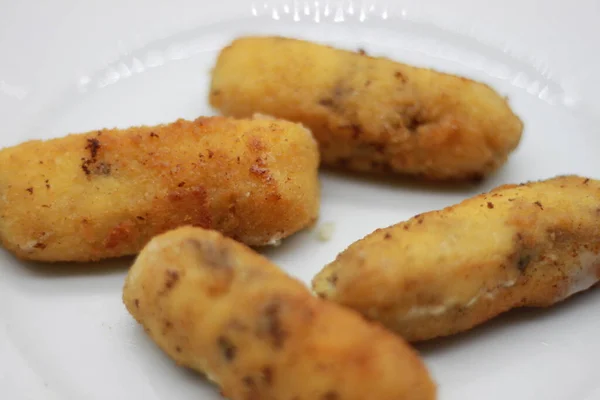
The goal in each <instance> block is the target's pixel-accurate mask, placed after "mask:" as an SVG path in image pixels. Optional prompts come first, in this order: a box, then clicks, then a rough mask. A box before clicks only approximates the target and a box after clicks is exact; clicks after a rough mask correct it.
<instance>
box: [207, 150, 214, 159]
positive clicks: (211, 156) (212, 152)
mask: <svg viewBox="0 0 600 400" xmlns="http://www.w3.org/2000/svg"><path fill="white" fill-rule="evenodd" d="M214 155H215V152H214V151H212V150H208V158H213V157H214Z"/></svg>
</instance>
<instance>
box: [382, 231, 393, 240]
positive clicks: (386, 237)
mask: <svg viewBox="0 0 600 400" xmlns="http://www.w3.org/2000/svg"><path fill="white" fill-rule="evenodd" d="M383 238H384V239H391V238H392V234H391V233H389V232H386V233H385V235H384V236H383Z"/></svg>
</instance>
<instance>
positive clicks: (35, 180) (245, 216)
mask: <svg viewBox="0 0 600 400" xmlns="http://www.w3.org/2000/svg"><path fill="white" fill-rule="evenodd" d="M318 164H319V154H318V149H317V144H316V142H315V141H314V138H313V137H312V135H311V133H310V132H309V131H308V130H306V129H305V128H303V127H302V126H300V125H299V124H294V123H291V122H287V121H277V120H275V121H273V120H262V119H259V120H234V119H230V118H224V117H213V118H199V119H197V120H195V121H186V120H178V121H176V122H174V123H171V124H167V125H159V126H152V127H150V126H141V127H132V128H129V129H123V130H121V129H110V130H109V129H103V130H99V131H94V132H88V133H84V134H73V135H69V136H67V137H64V138H59V139H53V140H48V141H40V140H34V141H30V142H26V143H23V144H21V145H18V146H15V147H11V148H6V149H3V150H1V151H0V239H1V241H2V244H3V245H4V246H5V247H6V248H7V249H8V250H10V251H12V252H14V253H15V254H16V255H17V256H18V257H20V258H23V259H30V260H39V261H90V260H98V259H102V258H108V257H118V256H124V255H130V254H135V253H137V252H139V251H140V250H141V249H142V247H143V246H144V245H145V244H146V243H147V242H148V241H149V240H150V238H152V237H153V236H155V235H157V234H159V233H162V232H165V231H167V230H170V229H173V228H176V227H178V226H182V225H195V226H201V227H204V228H212V229H216V230H219V231H221V232H223V233H224V234H226V235H228V236H231V237H233V238H235V239H237V240H240V241H242V242H244V243H247V244H249V245H257V246H258V245H266V244H269V243H274V242H276V241H278V240H280V239H282V238H284V237H286V236H288V235H291V234H292V233H294V232H296V231H298V230H300V229H302V228H304V227H307V226H308V225H311V224H312V223H313V221H315V219H316V218H317V214H318V210H319V182H318V176H317V172H318V171H317V170H318Z"/></svg>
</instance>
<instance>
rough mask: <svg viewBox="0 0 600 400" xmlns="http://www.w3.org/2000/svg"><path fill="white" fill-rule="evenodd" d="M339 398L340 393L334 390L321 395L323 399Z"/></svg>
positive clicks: (335, 399)
mask: <svg viewBox="0 0 600 400" xmlns="http://www.w3.org/2000/svg"><path fill="white" fill-rule="evenodd" d="M339 398H340V395H339V394H338V393H337V392H336V391H334V390H330V391H329V392H327V393H325V394H324V395H323V396H322V397H321V399H322V400H339Z"/></svg>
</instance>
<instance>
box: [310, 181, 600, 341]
mask: <svg viewBox="0 0 600 400" xmlns="http://www.w3.org/2000/svg"><path fill="white" fill-rule="evenodd" d="M599 276H600V182H599V181H595V180H591V179H587V178H582V177H577V176H566V177H558V178H555V179H550V180H546V181H541V182H534V183H528V184H525V185H519V186H516V185H507V186H502V187H499V188H497V189H495V190H493V191H492V192H490V193H486V194H482V195H480V196H476V197H474V198H471V199H468V200H466V201H464V202H462V203H460V204H458V205H455V206H452V207H449V208H446V209H443V210H440V211H433V212H428V213H425V214H421V215H418V216H416V217H414V218H412V219H410V220H408V221H406V222H402V223H399V224H397V225H394V226H391V227H389V228H386V229H379V230H377V231H375V232H373V233H372V234H370V235H368V236H367V237H365V238H364V239H362V240H359V241H357V242H355V243H354V244H352V245H351V246H350V247H348V249H346V250H345V251H344V252H342V253H341V254H340V255H339V256H338V257H337V259H336V260H335V261H334V262H332V263H331V264H329V265H327V266H326V267H325V269H324V270H323V271H321V272H320V273H319V274H318V275H317V276H316V277H315V279H314V280H313V287H314V290H315V291H316V292H317V293H318V294H319V295H320V296H321V297H323V298H326V299H328V300H332V301H335V302H337V303H339V304H342V305H344V306H347V307H350V308H352V309H355V310H357V311H359V312H361V313H362V314H364V315H366V316H368V317H369V318H372V319H376V320H378V321H380V322H382V323H383V324H384V325H385V326H387V327H388V328H390V329H393V330H394V331H396V332H398V333H399V334H401V335H402V336H403V337H405V338H406V339H408V340H409V341H418V340H425V339H430V338H434V337H438V336H445V335H450V334H453V333H456V332H460V331H464V330H467V329H470V328H471V327H473V326H475V325H478V324H480V323H482V322H484V321H486V320H488V319H490V318H493V317H494V316H496V315H498V314H500V313H502V312H504V311H507V310H509V309H511V308H515V307H521V306H533V307H545V306H550V305H552V304H554V303H556V302H558V301H561V300H563V299H565V298H567V297H569V296H570V295H572V294H573V293H576V292H578V291H581V290H585V289H588V288H589V287H590V286H592V285H593V284H595V283H596V282H597V281H598V277H599Z"/></svg>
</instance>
